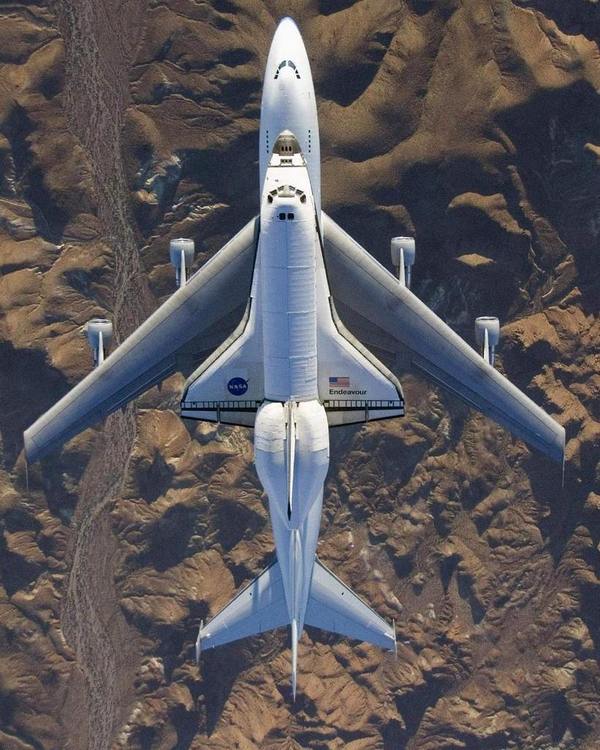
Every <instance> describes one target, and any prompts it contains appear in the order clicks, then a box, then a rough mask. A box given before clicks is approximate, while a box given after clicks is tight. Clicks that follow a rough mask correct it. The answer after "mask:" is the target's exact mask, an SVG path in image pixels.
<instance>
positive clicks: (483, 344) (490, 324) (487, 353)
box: [475, 315, 500, 367]
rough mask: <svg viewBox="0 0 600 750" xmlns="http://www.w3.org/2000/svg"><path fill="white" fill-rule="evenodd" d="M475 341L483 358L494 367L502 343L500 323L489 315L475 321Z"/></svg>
mask: <svg viewBox="0 0 600 750" xmlns="http://www.w3.org/2000/svg"><path fill="white" fill-rule="evenodd" d="M475 341H476V342H477V346H478V347H479V351H480V352H481V356H482V357H483V358H484V359H485V361H486V362H488V363H489V364H490V365H492V367H493V365H494V359H495V350H496V347H497V346H498V344H499V342H500V321H499V320H498V318H494V317H490V316H487V315H484V316H482V317H481V318H476V319H475Z"/></svg>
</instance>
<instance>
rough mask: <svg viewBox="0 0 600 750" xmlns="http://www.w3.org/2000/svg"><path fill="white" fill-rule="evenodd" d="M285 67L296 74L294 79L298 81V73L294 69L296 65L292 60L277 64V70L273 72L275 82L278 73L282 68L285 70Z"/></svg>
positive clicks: (296, 69)
mask: <svg viewBox="0 0 600 750" xmlns="http://www.w3.org/2000/svg"><path fill="white" fill-rule="evenodd" d="M286 65H287V66H289V67H290V68H291V69H292V70H293V71H294V73H295V74H296V78H298V79H299V78H300V73H299V72H298V68H297V67H296V64H295V63H294V61H293V60H282V61H281V62H280V63H279V65H278V66H277V70H276V71H275V80H277V79H278V78H279V72H280V71H281V70H282V69H283V68H285V67H286Z"/></svg>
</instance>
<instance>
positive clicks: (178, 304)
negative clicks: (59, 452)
mask: <svg viewBox="0 0 600 750" xmlns="http://www.w3.org/2000/svg"><path fill="white" fill-rule="evenodd" d="M257 239H258V219H253V220H252V221H250V222H249V223H248V224H247V225H246V226H245V227H244V228H243V229H242V230H241V231H240V232H239V233H238V234H237V235H236V236H235V237H234V238H233V239H232V240H231V241H230V242H228V243H227V244H226V245H225V246H224V247H223V248H222V249H221V250H220V251H219V252H218V253H217V254H216V255H215V256H213V257H212V258H211V259H210V260H209V261H208V262H207V263H205V264H204V265H203V266H202V268H200V270H199V271H198V272H197V273H195V274H194V276H192V277H191V278H190V280H189V281H188V283H187V284H186V285H185V286H183V287H182V288H180V289H179V290H178V291H177V292H175V293H174V294H173V295H172V296H171V297H170V298H169V299H168V300H167V301H166V302H165V303H164V304H163V305H161V307H159V308H158V310H156V312H154V313H153V314H152V315H151V316H150V317H149V318H148V320H146V321H145V322H144V323H143V324H142V325H141V326H140V327H139V328H138V329H137V330H136V331H135V332H134V333H132V334H131V336H129V338H127V339H126V340H125V341H124V342H123V343H122V344H121V345H120V346H119V347H118V348H117V349H116V350H115V351H114V352H113V353H112V354H111V355H110V356H109V357H107V359H106V360H105V361H104V363H103V364H102V365H101V366H100V367H98V368H96V369H95V370H94V371H93V372H91V373H90V374H89V375H88V376H87V377H86V378H84V379H83V380H82V381H81V383H79V384H78V385H76V386H75V388H73V389H72V390H71V391H70V392H69V393H68V394H67V395H66V396H64V397H63V398H62V399H61V400H60V401H59V402H58V403H57V404H55V405H54V406H53V407H52V408H51V409H50V410H49V411H47V412H46V414H44V415H43V416H41V417H40V418H39V419H38V420H37V422H35V423H34V424H33V425H32V426H31V427H29V429H27V430H26V431H25V435H24V439H25V452H26V455H27V458H28V460H29V461H35V460H37V459H38V458H41V457H42V456H43V455H44V454H46V453H48V452H49V451H51V450H52V449H53V448H56V447H58V446H60V445H61V444H63V443H64V442H65V441H66V440H68V439H69V438H70V437H72V436H73V435H75V434H76V433H78V432H80V431H81V430H83V429H85V428H86V427H89V426H90V425H92V424H94V423H95V422H98V421H99V420H101V419H103V418H104V417H106V416H107V415H108V414H110V413H111V412H113V411H116V410H117V409H118V408H120V407H121V406H124V405H125V404H126V403H127V402H129V401H131V400H132V399H133V398H135V397H136V396H138V395H139V394H140V393H142V392H143V391H145V390H147V389H148V388H150V387H151V386H153V385H155V384H156V383H159V382H160V381H161V380H164V379H165V378H166V377H168V376H169V375H171V374H172V373H173V372H177V371H188V372H189V371H190V370H191V369H192V367H193V366H197V363H198V361H200V360H201V359H203V358H204V357H205V356H206V354H207V353H208V352H209V351H210V350H211V349H214V347H215V346H218V345H219V344H220V343H221V342H222V340H223V338H224V337H225V336H226V335H227V328H229V329H231V328H232V327H233V326H234V325H235V322H236V316H237V318H238V319H239V318H240V317H241V316H242V314H243V310H244V308H245V306H246V304H247V302H248V298H249V296H250V288H251V284H252V273H253V268H254V260H255V255H256V246H257Z"/></svg>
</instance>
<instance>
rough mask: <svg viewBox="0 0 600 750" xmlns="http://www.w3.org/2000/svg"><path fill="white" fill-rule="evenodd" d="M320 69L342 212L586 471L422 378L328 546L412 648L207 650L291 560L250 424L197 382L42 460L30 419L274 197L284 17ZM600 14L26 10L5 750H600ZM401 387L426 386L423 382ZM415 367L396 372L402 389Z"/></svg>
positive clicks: (336, 440) (326, 3)
mask: <svg viewBox="0 0 600 750" xmlns="http://www.w3.org/2000/svg"><path fill="white" fill-rule="evenodd" d="M287 14H290V15H292V16H293V17H294V18H295V19H296V21H297V22H298V24H299V26H300V28H301V31H302V34H303V37H304V40H305V43H306V46H307V50H308V54H309V57H310V60H311V65H312V70H313V76H314V81H315V89H316V93H317V98H318V108H319V117H320V128H321V143H322V149H323V201H324V208H325V210H327V211H328V212H329V213H330V215H331V216H332V217H333V218H334V219H335V220H336V221H337V222H338V223H339V224H340V225H341V226H343V227H344V228H345V229H346V230H347V231H348V232H350V233H351V234H352V235H353V236H355V237H356V238H357V239H358V240H359V241H360V242H361V243H363V244H364V246H365V247H366V248H367V249H368V250H369V251H370V252H371V253H372V254H373V255H374V256H376V257H377V258H378V259H379V260H380V261H381V262H382V263H383V264H384V265H386V266H387V267H388V268H390V266H391V264H390V257H389V242H390V238H391V237H392V236H394V235H399V234H414V235H415V236H416V238H417V263H416V266H415V269H414V285H413V290H414V291H415V293H416V294H417V295H418V296H419V297H420V298H421V299H423V300H424V301H425V302H426V303H427V304H428V305H429V306H430V307H432V308H433V309H434V310H435V311H436V312H437V313H438V314H439V315H440V316H441V317H442V318H443V319H444V320H446V321H447V322H448V323H449V324H450V325H451V326H452V327H453V328H454V329H455V330H457V331H458V332H459V333H460V334H461V335H463V336H464V337H465V338H466V339H467V340H469V341H470V342H472V340H473V320H474V318H475V317H476V316H477V315H484V314H491V315H498V316H499V317H500V319H501V321H502V324H503V328H502V336H503V341H502V344H501V347H500V349H499V350H498V367H499V369H500V370H501V371H502V372H503V373H504V374H506V375H507V376H508V377H509V378H510V379H511V380H512V381H513V382H514V383H516V384H517V385H518V386H519V387H520V388H522V389H523V390H524V391H525V392H526V393H527V394H528V395H530V396H531V397H532V398H533V399H534V400H535V401H536V402H537V403H539V404H540V405H541V406H543V407H544V408H545V409H546V410H547V411H548V412H549V413H551V414H552V415H554V416H555V417H556V419H557V420H558V421H559V422H560V423H561V424H563V425H564V427H565V428H566V432H567V460H566V467H565V479H564V487H563V486H562V483H561V471H560V468H559V467H557V466H555V465H553V464H551V463H550V462H548V461H547V460H546V459H544V458H543V457H541V456H539V455H538V454H536V453H534V452H532V451H530V450H529V449H528V448H527V447H526V446H525V445H524V444H523V443H522V442H520V441H518V440H516V439H513V438H512V437H511V436H510V435H509V434H508V433H507V432H506V431H504V430H503V429H501V428H499V427H496V426H495V425H494V424H493V423H492V422H490V421H489V420H488V419H486V418H484V417H482V416H479V415H477V414H476V413H474V412H473V411H471V410H470V409H469V408H468V407H467V406H465V405H463V404H462V403H459V402H458V401H457V400H456V399H454V398H452V397H450V396H448V395H446V394H445V393H443V392H441V391H439V390H438V389H436V388H435V387H433V386H432V385H430V384H429V383H427V382H425V381H423V380H421V379H420V378H418V377H416V376H415V375H414V374H412V373H410V372H403V371H401V370H400V369H398V370H397V372H398V375H399V377H400V378H401V381H402V384H403V387H404V390H405V397H406V402H407V415H406V417H405V418H404V419H401V420H394V421H388V422H381V423H372V424H369V425H368V426H356V427H345V428H340V429H338V430H335V431H332V462H331V469H330V473H329V476H328V479H327V484H326V491H325V503H324V514H323V522H322V531H321V541H320V545H319V556H320V557H321V558H322V560H323V561H324V562H325V563H326V564H327V565H328V566H329V567H330V568H332V569H333V571H334V572H335V573H336V574H337V575H339V576H340V577H341V578H342V579H343V580H344V581H345V582H346V583H348V584H349V585H350V586H352V587H353V588H354V589H355V590H356V591H357V592H358V593H359V594H360V595H362V596H363V597H364V598H365V599H366V600H367V601H368V602H370V603H371V604H372V606H373V607H375V609H376V610H377V611H378V612H379V613H380V614H381V615H382V616H384V617H386V618H389V619H391V618H394V619H395V620H396V625H397V631H398V657H397V659H394V657H393V655H390V654H385V653H381V652H380V651H379V650H377V649H376V648H373V647H371V646H367V645H364V644H356V643H351V642H348V641H346V640H345V639H342V638H340V637H337V636H334V635H330V634H326V633H322V632H320V631H318V630H314V629H309V630H308V632H306V633H305V634H304V635H303V638H302V641H301V644H300V650H299V681H298V697H297V699H296V702H295V704H292V702H291V694H290V693H291V691H290V681H289V671H290V651H289V641H288V636H287V634H286V633H285V632H284V631H275V632H273V633H271V634H268V635H266V636H262V637H256V638H252V639H248V640H245V641H240V642H238V643H235V644H231V645H228V646H225V647H223V648H221V649H217V650H215V651H212V652H209V653H206V654H205V655H203V658H202V664H201V667H200V669H198V667H197V666H196V665H195V663H194V654H193V652H194V641H195V637H196V632H197V628H198V625H199V623H200V621H201V620H202V619H204V620H206V619H207V618H210V616H211V615H213V614H215V613H216V612H217V611H218V610H219V608H220V607H222V606H223V605H224V604H225V603H226V602H227V601H228V600H229V599H230V598H231V597H232V596H233V594H234V593H235V591H236V590H237V589H238V588H239V587H240V586H242V585H243V584H244V583H246V582H248V581H249V580H251V579H252V578H253V577H254V576H255V575H256V574H257V573H259V572H260V570H261V569H262V567H263V566H264V565H265V564H267V563H268V562H269V561H270V560H271V558H272V555H273V542H272V537H271V532H270V526H269V520H268V514H267V510H266V498H265V496H264V493H263V492H262V489H261V487H260V484H259V482H258V479H257V477H256V473H255V470H254V467H253V463H252V435H251V432H250V431H248V430H246V429H244V428H232V427H224V426H219V427H217V426H215V425H210V424H185V423H184V422H183V421H182V420H181V419H180V418H179V416H178V404H179V397H180V393H181V387H182V384H183V382H184V376H183V375H176V376H173V377H172V378H170V379H169V380H168V381H166V382H165V383H163V385H162V387H160V388H155V389H153V390H151V391H149V392H148V393H147V394H145V395H144V396H143V397H141V398H140V399H138V400H137V402H136V403H135V404H133V405H131V406H129V407H128V408H127V409H125V410H124V411H119V412H117V413H115V414H113V415H112V416H111V417H109V418H108V419H107V420H106V422H105V423H104V424H102V425H98V426H97V427H95V428H93V429H89V430H87V431H85V432H84V433H82V434H81V435H80V436H78V437H77V438H74V439H73V440H71V441H70V442H69V443H68V444H67V445H66V446H65V447H64V449H62V450H61V451H58V452H56V453H55V454H53V455H51V456H49V457H47V458H45V459H43V460H42V461H41V463H38V464H36V465H33V466H30V467H29V468H28V470H27V467H26V464H25V461H24V456H23V443H22V432H23V430H24V429H25V428H26V427H27V426H29V425H30V424H31V423H32V422H33V421H34V420H35V419H36V418H37V417H38V416H40V414H42V413H43V412H44V411H45V410H46V409H47V408H48V407H49V406H51V405H52V404H53V403H54V402H55V401H56V400H57V399H58V398H59V397H60V396H61V395H63V394H64V393H66V392H67V391H68V389H69V388H70V387H72V386H73V385H74V384H75V383H77V382H78V381H79V380H81V379H82V378H83V377H84V376H85V374H86V373H87V372H89V370H90V369H91V366H92V359H91V354H90V352H89V350H88V348H87V346H86V342H85V340H84V338H83V337H82V335H81V327H82V325H83V324H84V323H85V322H86V321H87V320H89V319H90V318H91V317H94V316H106V317H110V318H111V319H112V320H113V321H114V325H115V334H116V339H117V343H118V341H122V340H123V339H124V338H125V337H126V336H127V335H128V333H130V332H131V331H132V330H133V329H134V328H135V327H136V326H137V325H138V324H139V323H140V322H141V321H143V320H144V319H145V318H146V317H147V316H148V314H149V313H151V312H152V311H153V310H154V309H155V308H156V307H157V306H158V305H159V304H160V303H161V302H162V301H164V300H165V299H166V298H167V297H168V296H169V295H170V294H171V293H172V292H173V291H174V289H175V280H174V274H173V271H172V268H171V267H170V265H169V258H168V245H169V240H170V239H171V238H173V237H178V236H185V237H192V238H193V239H194V240H195V241H196V246H197V255H196V261H195V267H199V266H200V265H201V264H202V263H203V262H205V261H206V260H207V259H208V258H209V257H211V256H212V255H213V254H214V253H215V252H216V251H217V250H218V249H219V248H220V247H221V246H222V245H223V243H224V242H225V241H226V240H227V239H228V238H229V237H230V236H232V235H233V234H234V233H235V232H236V231H237V230H238V229H239V228H241V227H242V226H243V225H244V224H245V222H246V221H248V220H249V219H250V218H251V217H252V216H253V215H254V214H255V213H256V212H257V208H258V188H259V186H258V169H257V149H258V125H259V113H260V96H261V86H262V77H263V71H264V65H265V61H266V55H267V52H268V47H269V43H270V40H271V37H272V34H273V32H274V29H275V26H276V23H277V21H278V19H279V18H281V17H282V16H283V15H287ZM599 40H600V5H599V4H598V3H597V1H596V0H569V2H565V0H357V1H356V2H353V0H288V2H283V1H280V0H266V1H265V2H261V1H260V0H55V1H54V2H51V1H49V2H42V1H40V2H37V1H36V0H27V1H26V2H3V3H2V4H1V5H0V748H2V750H109V749H111V750H124V749H125V748H132V749H133V750H185V749H188V748H189V749H190V750H200V749H202V750H208V749H210V750H213V749H214V750H217V749H218V750H232V749H233V748H239V750H258V749H260V750H276V749H277V750H283V749H284V748H285V749H287V750H291V749H292V748H294V749H300V748H302V749H304V748H306V749H310V750H341V749H342V748H344V749H346V750H402V749H405V750H505V749H508V748H515V749H519V750H558V748H561V749H562V750H569V749H571V748H577V749H578V750H594V749H597V748H599V747H600V668H599V658H600V577H599V576H600V552H599V548H598V544H599V541H600V463H599V461H600V322H599V320H598V312H599V307H600V270H599V266H600V255H599V241H600V97H599V91H600V51H599ZM391 364H392V365H393V364H394V363H391ZM398 367H399V366H398Z"/></svg>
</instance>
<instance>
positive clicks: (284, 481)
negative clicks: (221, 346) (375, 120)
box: [254, 20, 329, 638]
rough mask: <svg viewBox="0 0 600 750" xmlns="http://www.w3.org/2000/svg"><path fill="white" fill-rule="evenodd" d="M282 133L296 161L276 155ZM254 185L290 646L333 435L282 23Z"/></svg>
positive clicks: (297, 52)
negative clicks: (320, 361)
mask: <svg viewBox="0 0 600 750" xmlns="http://www.w3.org/2000/svg"><path fill="white" fill-rule="evenodd" d="M290 61H291V63H292V65H290ZM282 63H285V64H282ZM286 130H287V131H291V133H293V135H294V136H295V138H296V139H297V142H298V144H299V146H300V150H301V152H302V153H295V154H289V155H287V154H274V153H273V148H274V146H275V144H276V141H277V138H278V136H279V135H280V133H281V132H282V131H286ZM260 180H261V210H260V235H259V246H258V257H257V273H256V274H255V282H254V283H255V285H256V287H257V288H255V290H254V297H255V299H256V300H257V303H258V305H259V306H260V316H259V317H260V318H261V320H262V341H263V356H264V386H265V402H264V404H263V405H262V406H261V407H260V409H259V410H258V413H257V415H256V421H255V426H254V449H255V462H256V469H257V472H258V476H259V478H260V480H261V482H262V484H263V487H264V488H265V491H266V492H267V495H268V498H269V511H270V515H271V521H272V525H273V536H274V539H275V546H276V549H277V559H278V561H279V564H280V567H281V573H282V580H283V586H284V590H285V595H286V602H287V606H288V611H289V616H290V622H291V623H292V635H293V638H294V636H296V637H298V636H299V634H300V633H301V632H302V627H303V623H304V614H305V611H306V605H307V600H308V596H309V590H310V583H311V578H312V571H313V565H314V561H315V554H316V547H317V538H318V534H319V526H320V521H321V507H322V500H323V483H324V481H325V476H326V474H327V470H328V467H329V428H328V423H327V415H326V413H325V409H324V407H323V405H322V404H321V402H320V400H319V388H318V368H317V354H318V352H317V328H318V309H319V299H318V297H319V294H320V295H321V296H323V293H324V291H325V293H326V290H323V287H322V285H320V284H318V260H319V259H320V252H321V250H320V243H319V237H318V233H317V224H318V223H320V209H321V207H320V152H319V131H318V123H317V110H316V104H315V96H314V89H313V84H312V77H311V73H310V66H309V63H308V58H307V55H306V51H305V49H304V44H303V42H302V39H301V37H300V33H299V32H298V29H297V27H296V25H295V24H294V23H293V22H292V21H287V20H286V21H283V22H282V23H281V24H280V26H279V28H278V30H277V33H276V34H275V37H274V39H273V43H272V46H271V50H270V53H269V58H268V62H267V70H266V75H265V85H264V92H263V100H262V110H261V125H260ZM321 265H322V263H321Z"/></svg>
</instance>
